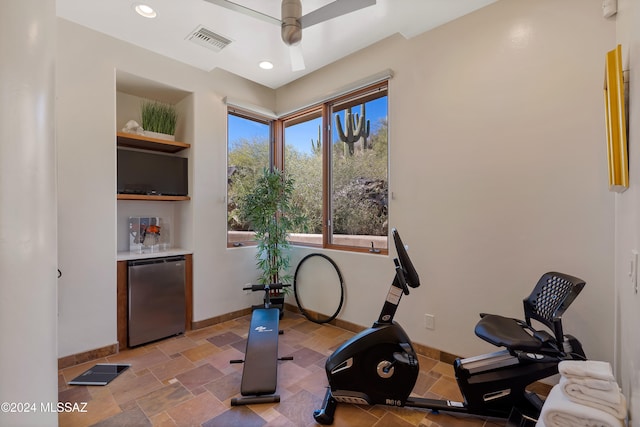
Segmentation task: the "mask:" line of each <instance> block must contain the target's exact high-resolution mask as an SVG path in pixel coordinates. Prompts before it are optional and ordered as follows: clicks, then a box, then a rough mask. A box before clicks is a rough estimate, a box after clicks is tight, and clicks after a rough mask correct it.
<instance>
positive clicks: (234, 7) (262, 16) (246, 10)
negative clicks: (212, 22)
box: [204, 0, 281, 26]
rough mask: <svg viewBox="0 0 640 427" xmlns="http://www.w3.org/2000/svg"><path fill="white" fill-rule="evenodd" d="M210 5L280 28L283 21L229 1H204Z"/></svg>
mask: <svg viewBox="0 0 640 427" xmlns="http://www.w3.org/2000/svg"><path fill="white" fill-rule="evenodd" d="M204 1H207V2H209V3H212V4H215V5H216V6H220V7H224V8H225V9H229V10H233V11H234V12H239V13H243V14H245V15H247V16H251V17H252V18H256V19H260V20H261V21H264V22H268V23H269V24H275V25H278V26H280V24H281V21H280V20H279V19H278V18H274V17H273V16H269V15H266V14H264V13H261V12H258V11H257V10H253V9H249V8H248V7H245V6H242V5H241V4H237V3H234V2H232V1H228V0H204Z"/></svg>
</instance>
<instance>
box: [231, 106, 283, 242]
mask: <svg viewBox="0 0 640 427" xmlns="http://www.w3.org/2000/svg"><path fill="white" fill-rule="evenodd" d="M229 115H232V116H236V117H240V118H242V119H246V120H252V121H254V122H257V123H261V124H265V125H268V126H269V142H268V144H269V160H268V164H267V165H266V166H265V167H268V168H272V167H273V166H274V158H275V156H276V147H275V146H276V145H277V144H276V130H277V123H276V122H277V120H276V119H273V118H269V117H265V116H263V115H260V114H258V113H253V112H251V111H247V110H245V109H242V108H238V107H235V106H228V107H227V150H226V152H227V158H226V163H227V167H226V170H227V171H228V170H229ZM226 182H227V185H226V189H227V190H226V191H225V197H224V198H225V202H226V203H225V207H228V206H229V177H228V176H227V180H226ZM225 217H226V222H227V225H226V229H227V232H226V236H227V248H238V247H244V246H256V245H257V242H256V241H255V240H254V239H249V240H239V241H233V242H231V241H229V231H231V230H229V217H228V213H227V215H225Z"/></svg>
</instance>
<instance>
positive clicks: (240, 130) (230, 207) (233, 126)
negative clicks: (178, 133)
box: [227, 109, 273, 246]
mask: <svg viewBox="0 0 640 427" xmlns="http://www.w3.org/2000/svg"><path fill="white" fill-rule="evenodd" d="M272 135H273V126H272V123H271V121H269V120H268V119H264V118H259V117H256V116H251V115H250V114H248V113H245V112H242V111H239V110H236V109H229V111H228V114H227V244H228V245H233V246H241V245H243V244H246V243H248V242H251V240H252V238H253V233H252V232H251V231H249V224H246V223H245V222H243V221H242V219H241V218H240V216H239V214H238V206H237V201H238V199H239V198H240V197H242V196H243V195H244V194H246V193H247V192H248V191H251V189H252V188H253V186H254V184H255V181H256V179H257V177H258V176H260V175H261V174H262V170H263V169H264V168H268V167H269V165H270V163H271V158H272V154H271V153H272V149H271V147H272V143H271V142H272V140H273V138H272Z"/></svg>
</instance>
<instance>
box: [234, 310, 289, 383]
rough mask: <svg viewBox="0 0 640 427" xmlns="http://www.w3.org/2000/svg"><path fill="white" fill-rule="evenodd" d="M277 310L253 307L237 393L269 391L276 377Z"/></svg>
mask: <svg viewBox="0 0 640 427" xmlns="http://www.w3.org/2000/svg"><path fill="white" fill-rule="evenodd" d="M279 319H280V311H279V310H278V309H277V308H259V309H256V310H254V311H253V315H252V316H251V326H250V327H249V336H248V338H247V347H246V350H245V355H244V368H243V370H242V383H241V384H240V393H241V394H242V395H243V396H258V395H262V394H272V393H275V391H276V384H277V381H278V328H279V324H278V322H279Z"/></svg>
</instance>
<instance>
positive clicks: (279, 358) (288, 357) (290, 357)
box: [278, 356, 293, 360]
mask: <svg viewBox="0 0 640 427" xmlns="http://www.w3.org/2000/svg"><path fill="white" fill-rule="evenodd" d="M278 360H293V356H284V357H278Z"/></svg>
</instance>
